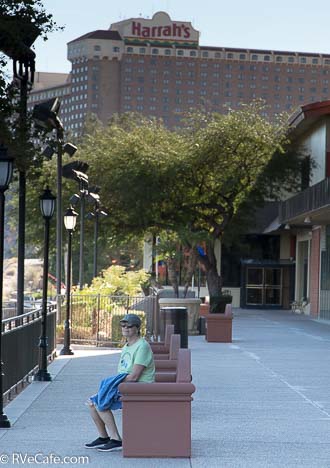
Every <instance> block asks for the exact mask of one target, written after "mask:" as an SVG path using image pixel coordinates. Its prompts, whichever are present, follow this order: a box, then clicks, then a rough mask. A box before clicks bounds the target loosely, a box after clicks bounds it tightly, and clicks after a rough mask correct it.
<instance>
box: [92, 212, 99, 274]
mask: <svg viewBox="0 0 330 468" xmlns="http://www.w3.org/2000/svg"><path fill="white" fill-rule="evenodd" d="M98 237H99V210H98V209H96V210H95V221H94V273H93V277H94V278H96V276H97V239H98Z"/></svg>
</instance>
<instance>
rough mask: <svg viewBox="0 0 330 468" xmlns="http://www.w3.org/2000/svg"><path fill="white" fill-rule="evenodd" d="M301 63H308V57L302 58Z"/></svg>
mask: <svg viewBox="0 0 330 468" xmlns="http://www.w3.org/2000/svg"><path fill="white" fill-rule="evenodd" d="M299 61H300V63H306V62H307V59H306V57H300V60H299Z"/></svg>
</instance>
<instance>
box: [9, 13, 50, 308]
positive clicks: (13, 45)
mask: <svg viewBox="0 0 330 468" xmlns="http://www.w3.org/2000/svg"><path fill="white" fill-rule="evenodd" d="M15 25H16V27H15ZM17 26H19V28H17ZM40 33H41V31H40V29H39V28H38V26H37V25H36V24H34V23H32V22H31V21H29V20H28V19H26V18H23V17H21V18H18V17H16V16H11V15H7V14H3V15H2V16H1V22H0V50H1V51H2V52H3V53H4V54H6V55H7V56H8V57H9V58H11V59H12V60H13V77H14V80H13V83H14V84H15V85H19V88H20V99H19V107H20V109H19V135H20V137H21V139H22V147H23V148H24V146H25V145H24V142H25V141H27V97H28V91H29V89H31V88H32V85H33V82H34V73H35V53H34V52H33V50H32V49H31V46H32V45H33V43H34V42H35V41H36V39H37V37H38V36H39V35H40ZM18 173H19V179H18V180H19V201H18V205H19V206H18V213H19V215H18V239H17V244H18V246H17V312H18V314H19V315H21V314H23V313H24V258H25V205H26V169H24V168H23V166H22V165H21V167H19V170H18Z"/></svg>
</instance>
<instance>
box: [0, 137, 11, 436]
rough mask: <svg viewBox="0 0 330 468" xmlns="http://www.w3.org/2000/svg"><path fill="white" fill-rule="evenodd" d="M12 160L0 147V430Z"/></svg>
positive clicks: (0, 424) (1, 423)
mask: <svg viewBox="0 0 330 468" xmlns="http://www.w3.org/2000/svg"><path fill="white" fill-rule="evenodd" d="M13 165H14V159H13V158H12V157H11V156H9V155H8V153H7V148H5V147H4V146H0V326H1V329H0V428H7V427H10V422H9V420H8V418H7V416H6V415H5V414H4V412H3V373H2V368H3V362H2V319H3V314H2V305H3V303H2V295H3V257H4V226H5V191H6V190H7V188H8V186H9V184H10V181H11V178H12V175H13Z"/></svg>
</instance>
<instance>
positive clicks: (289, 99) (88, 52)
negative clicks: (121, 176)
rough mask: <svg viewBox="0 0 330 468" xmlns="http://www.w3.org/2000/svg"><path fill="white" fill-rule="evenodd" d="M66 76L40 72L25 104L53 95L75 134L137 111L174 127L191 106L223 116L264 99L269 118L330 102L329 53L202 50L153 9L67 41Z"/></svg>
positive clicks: (189, 29)
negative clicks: (87, 123) (93, 119)
mask: <svg viewBox="0 0 330 468" xmlns="http://www.w3.org/2000/svg"><path fill="white" fill-rule="evenodd" d="M68 60H70V62H71V63H72V70H71V73H70V74H69V75H66V74H62V73H42V72H40V73H37V75H36V78H37V79H36V83H35V87H34V90H33V91H32V92H31V95H30V99H29V104H30V107H32V106H33V105H34V104H36V103H38V102H40V101H44V100H46V99H50V98H52V97H54V96H58V97H59V98H60V99H61V101H62V109H61V118H62V121H63V123H64V125H65V128H66V129H68V130H71V131H72V132H73V134H76V135H78V134H79V133H81V131H82V127H83V123H84V119H85V117H86V115H88V114H90V113H93V114H96V115H97V116H98V118H99V119H100V120H102V121H103V122H107V120H108V119H109V117H110V116H111V115H113V114H114V113H123V112H132V111H136V112H140V113H142V114H145V115H147V116H156V117H160V118H162V119H163V120H164V122H165V123H166V125H168V126H170V127H173V126H176V125H179V124H180V119H181V118H182V114H183V113H184V112H185V111H187V110H188V109H190V108H194V107H200V106H201V105H202V106H204V107H205V108H206V109H207V110H209V111H218V112H224V111H225V107H224V106H229V107H231V108H233V109H235V108H237V107H238V105H239V103H241V102H245V103H248V102H250V101H251V100H253V99H257V98H262V99H264V100H265V101H266V103H267V104H268V109H267V114H268V115H269V116H270V117H271V116H273V115H274V114H276V113H279V112H281V111H287V112H291V111H293V110H295V109H296V108H297V107H298V106H300V105H302V104H305V103H309V102H313V101H321V100H325V99H329V80H330V55H326V54H318V53H303V52H289V51H275V50H262V49H260V50H259V49H258V50H251V49H243V48H242V49H237V48H235V49H234V48H227V47H215V46H210V47H208V46H200V45H199V32H198V31H196V30H195V29H194V28H193V26H192V25H191V23H188V22H182V21H172V20H171V18H170V17H169V16H168V14H167V13H164V12H158V13H156V14H155V15H154V16H153V18H152V19H144V18H133V19H128V20H124V21H120V22H118V23H114V24H112V25H111V27H110V29H109V30H97V31H93V32H90V33H87V34H85V35H83V36H81V37H78V38H77V39H74V40H73V41H71V42H69V44H68Z"/></svg>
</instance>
